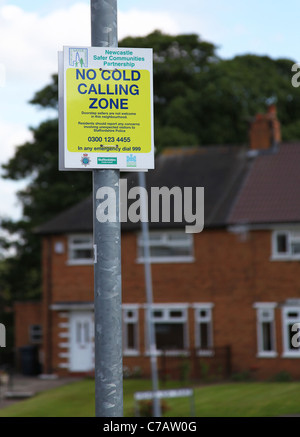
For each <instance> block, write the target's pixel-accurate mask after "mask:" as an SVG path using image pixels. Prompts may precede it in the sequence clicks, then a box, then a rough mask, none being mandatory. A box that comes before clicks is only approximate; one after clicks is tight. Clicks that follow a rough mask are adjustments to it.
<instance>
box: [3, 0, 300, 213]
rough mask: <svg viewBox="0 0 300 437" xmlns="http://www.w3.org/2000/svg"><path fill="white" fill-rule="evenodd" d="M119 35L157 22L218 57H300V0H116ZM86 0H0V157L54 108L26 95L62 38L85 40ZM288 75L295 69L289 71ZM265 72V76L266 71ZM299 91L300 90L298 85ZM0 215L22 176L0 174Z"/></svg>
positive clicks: (47, 72)
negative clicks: (206, 45) (204, 44)
mask: <svg viewBox="0 0 300 437" xmlns="http://www.w3.org/2000/svg"><path fill="white" fill-rule="evenodd" d="M117 4H118V39H119V40H121V39H122V38H124V37H125V36H145V35H147V34H149V33H150V32H152V31H153V30H155V29H159V30H161V31H163V32H165V33H169V34H171V35H176V34H188V33H196V34H198V35H199V37H200V38H201V39H203V40H205V41H209V42H211V43H214V44H215V45H216V46H217V47H218V49H217V54H218V55H219V56H220V57H221V58H223V59H228V58H229V59H231V58H233V57H234V56H236V55H243V54H247V53H252V54H256V55H267V56H269V57H271V58H273V59H278V58H288V59H291V60H293V61H295V62H300V53H299V51H300V48H299V38H298V34H299V32H300V31H299V22H298V17H299V10H300V5H299V1H298V0H286V1H285V2H283V1H282V0H251V1H250V0H243V1H241V0H209V1H206V0H185V1H179V0H151V1H148V2H146V1H142V0H118V2H117ZM90 33H91V28H90V0H42V1H41V0H0V165H1V164H3V163H6V162H8V160H9V159H10V158H11V157H12V156H14V153H15V150H16V147H17V146H19V145H21V144H23V143H24V142H25V141H31V139H32V135H31V131H30V127H36V126H38V125H39V124H40V123H41V121H43V120H46V119H48V118H49V117H56V116H57V114H56V113H54V111H48V110H41V109H39V108H36V107H35V106H34V105H31V104H29V101H30V100H31V99H32V97H33V96H34V94H35V92H37V91H39V90H40V89H42V88H43V87H44V86H46V85H48V84H49V83H50V82H51V75H52V74H54V73H57V72H58V67H57V53H58V51H61V50H62V49H63V46H68V45H70V46H72V45H74V46H76V45H77V46H78V45H80V46H90V45H91V42H90V39H91V38H90ZM291 77H292V73H291ZM266 80H267V78H266ZM299 92H300V91H299ZM2 174H3V172H2V170H0V193H1V203H0V217H3V216H4V217H11V218H13V219H18V218H20V217H21V214H22V209H21V205H20V204H19V203H18V200H17V196H16V192H17V191H18V190H19V189H21V188H24V187H25V186H26V183H27V181H20V182H12V181H8V180H5V179H3V178H2Z"/></svg>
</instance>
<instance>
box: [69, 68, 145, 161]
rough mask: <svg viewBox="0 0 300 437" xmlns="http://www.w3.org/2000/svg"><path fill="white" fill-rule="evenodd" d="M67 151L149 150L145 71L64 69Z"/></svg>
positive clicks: (123, 151)
mask: <svg viewBox="0 0 300 437" xmlns="http://www.w3.org/2000/svg"><path fill="white" fill-rule="evenodd" d="M66 99H67V102H66V103H67V107H66V110H67V148H68V150H69V152H78V151H88V152H90V153H94V152H96V153H99V152H102V153H112V152H113V153H114V152H121V153H128V152H134V153H147V152H150V151H151V112H150V107H151V105H150V73H149V71H148V70H102V69H101V70H100V69H77V68H76V69H74V68H68V69H67V71H66Z"/></svg>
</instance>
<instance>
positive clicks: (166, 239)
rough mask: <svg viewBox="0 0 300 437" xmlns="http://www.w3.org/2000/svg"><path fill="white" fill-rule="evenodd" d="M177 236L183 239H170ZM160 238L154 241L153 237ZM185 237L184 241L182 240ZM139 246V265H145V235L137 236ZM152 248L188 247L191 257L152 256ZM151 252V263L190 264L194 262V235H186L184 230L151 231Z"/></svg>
mask: <svg viewBox="0 0 300 437" xmlns="http://www.w3.org/2000/svg"><path fill="white" fill-rule="evenodd" d="M176 234H178V235H180V237H181V238H178V240H176V239H170V237H171V236H172V237H174V236H176ZM154 236H155V237H159V238H157V239H155V240H154V239H152V238H153V237H154ZM182 236H184V239H182ZM137 246H138V255H137V263H144V262H145V257H144V254H143V248H144V241H143V234H142V233H139V234H138V236H137ZM152 247H187V248H188V250H189V252H190V253H189V255H178V256H177V255H167V256H156V255H154V256H151V248H152ZM149 251H150V259H149V261H150V262H151V263H183V262H184V263H188V262H194V261H195V258H194V242H193V234H189V233H186V232H185V231H184V229H182V230H164V231H150V232H149Z"/></svg>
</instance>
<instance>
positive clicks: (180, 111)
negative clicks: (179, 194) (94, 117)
mask: <svg viewBox="0 0 300 437" xmlns="http://www.w3.org/2000/svg"><path fill="white" fill-rule="evenodd" d="M119 46H120V47H137V48H138V47H152V48H153V53H154V56H153V58H154V66H153V72H154V78H153V79H154V116H155V120H154V123H155V124H154V126H155V146H156V149H157V152H158V153H159V152H160V151H161V150H163V149H164V148H165V147H168V146H172V147H173V146H188V145H190V146H201V145H210V144H243V143H247V142H248V137H247V134H248V123H249V120H250V119H251V118H252V117H253V116H255V115H256V114H257V113H258V112H265V107H266V105H267V104H268V103H271V102H272V103H274V102H276V104H277V109H278V115H279V119H280V121H281V123H282V134H283V139H286V140H293V139H299V138H300V122H299V120H300V95H299V92H298V89H297V88H293V87H292V85H291V66H292V65H293V63H294V62H293V61H291V60H288V59H278V60H273V59H271V58H269V57H267V56H256V55H244V56H237V57H235V58H233V59H230V60H222V59H220V58H218V57H217V56H216V46H215V45H213V44H211V43H209V42H205V41H202V40H201V39H200V37H199V36H198V35H196V34H190V35H177V36H170V35H166V34H163V33H162V32H159V31H155V32H153V33H151V34H149V35H148V36H146V37H143V38H142V37H138V38H132V37H128V38H125V39H124V40H122V41H120V43H119ZM57 91H58V81H57V75H56V74H54V75H53V76H52V80H51V83H50V84H49V85H47V86H46V87H44V88H43V89H42V90H40V91H38V92H36V94H35V95H34V97H33V99H32V100H31V102H30V103H31V104H33V105H38V106H40V107H41V108H52V109H54V110H56V109H57V104H58V95H57ZM31 130H32V133H33V140H32V141H30V142H26V143H25V144H23V145H20V146H19V147H18V148H17V150H16V153H15V156H14V157H13V158H11V159H10V160H9V161H8V163H7V164H5V165H4V166H3V170H4V177H5V178H8V179H12V180H22V179H25V178H26V179H28V180H29V182H28V185H27V187H26V189H25V190H23V191H21V192H20V193H19V198H20V200H21V202H22V205H23V217H22V219H21V220H19V221H17V222H13V221H12V220H5V221H2V226H4V227H5V229H6V230H8V231H9V233H10V234H12V235H13V234H17V235H18V238H17V239H16V240H15V241H14V242H13V243H12V245H13V247H14V248H15V252H16V255H15V256H12V257H10V258H7V259H5V260H4V261H3V262H2V264H1V273H2V274H1V278H0V287H1V290H3V292H2V294H5V296H6V301H7V300H12V299H16V298H25V297H27V298H32V297H36V296H38V295H39V293H40V284H41V277H40V267H41V266H40V238H39V237H37V236H36V235H35V234H34V233H33V230H34V228H35V227H36V226H38V225H40V224H42V223H43V222H45V221H47V220H48V219H50V218H51V217H53V216H55V215H56V214H57V213H59V212H60V211H62V210H64V209H65V208H67V207H69V206H71V205H73V204H75V203H76V202H78V201H80V200H81V199H82V198H83V197H85V196H87V195H88V194H90V192H91V191H92V178H91V173H90V172H79V171H77V172H60V171H59V170H58V120H57V118H53V119H49V120H47V121H44V122H42V123H41V124H40V125H39V126H38V127H37V128H31ZM2 245H3V247H9V246H11V243H10V242H9V241H8V240H6V241H4V240H2ZM4 292H5V293H4Z"/></svg>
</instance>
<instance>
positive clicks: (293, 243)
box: [272, 231, 300, 260]
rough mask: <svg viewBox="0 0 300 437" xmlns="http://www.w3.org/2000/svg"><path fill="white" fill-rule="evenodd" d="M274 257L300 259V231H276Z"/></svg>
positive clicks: (273, 247) (273, 237)
mask: <svg viewBox="0 0 300 437" xmlns="http://www.w3.org/2000/svg"><path fill="white" fill-rule="evenodd" d="M272 258H273V259H298V260H299V259H300V231H274V232H273V235H272Z"/></svg>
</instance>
